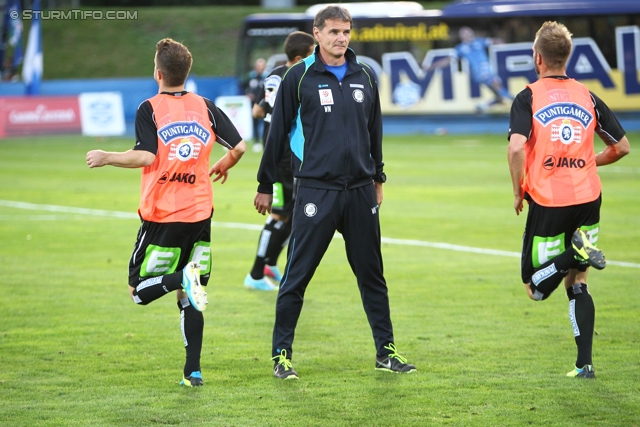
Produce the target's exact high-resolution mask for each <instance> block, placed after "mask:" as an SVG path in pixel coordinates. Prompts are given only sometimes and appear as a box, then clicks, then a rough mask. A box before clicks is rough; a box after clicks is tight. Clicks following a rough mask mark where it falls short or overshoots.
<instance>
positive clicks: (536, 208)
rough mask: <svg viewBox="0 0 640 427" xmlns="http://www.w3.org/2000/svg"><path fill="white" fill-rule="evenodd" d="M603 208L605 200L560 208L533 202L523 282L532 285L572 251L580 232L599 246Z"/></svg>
mask: <svg viewBox="0 0 640 427" xmlns="http://www.w3.org/2000/svg"><path fill="white" fill-rule="evenodd" d="M601 204H602V196H600V197H598V199H596V200H594V201H593V202H589V203H584V204H581V205H575V206H566V207H560V208H550V207H545V206H540V205H539V204H537V203H536V202H534V201H533V200H530V201H529V213H528V214H527V224H526V226H525V230H524V236H523V237H522V258H521V274H522V282H523V283H530V282H531V276H532V275H533V273H534V272H535V271H536V270H537V269H538V268H540V266H541V265H542V264H544V263H545V262H547V261H548V260H550V259H552V258H554V257H556V256H558V255H560V254H561V253H562V252H564V251H565V250H566V249H568V248H571V236H572V235H573V232H574V231H576V229H577V228H581V229H583V230H585V231H587V232H588V233H589V240H590V241H591V243H592V244H594V245H595V244H596V242H597V240H598V231H599V228H600V205H601Z"/></svg>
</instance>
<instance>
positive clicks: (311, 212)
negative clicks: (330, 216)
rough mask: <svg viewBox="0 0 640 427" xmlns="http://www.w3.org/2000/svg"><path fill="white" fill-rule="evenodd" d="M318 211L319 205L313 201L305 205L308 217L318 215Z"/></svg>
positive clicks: (305, 212)
mask: <svg viewBox="0 0 640 427" xmlns="http://www.w3.org/2000/svg"><path fill="white" fill-rule="evenodd" d="M317 213H318V207H317V206H316V205H314V204H313V203H307V204H306V205H304V214H305V215H306V216H308V217H312V216H316V214H317Z"/></svg>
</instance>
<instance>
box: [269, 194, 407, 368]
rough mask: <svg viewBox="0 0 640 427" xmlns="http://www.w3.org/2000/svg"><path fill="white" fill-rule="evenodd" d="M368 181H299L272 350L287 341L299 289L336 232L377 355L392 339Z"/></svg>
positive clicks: (376, 219) (373, 201)
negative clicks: (346, 186)
mask: <svg viewBox="0 0 640 427" xmlns="http://www.w3.org/2000/svg"><path fill="white" fill-rule="evenodd" d="M378 210H379V207H378V203H377V200H376V192H375V187H374V185H373V184H371V185H366V186H364V187H359V188H354V189H350V190H340V191H336V190H324V189H317V188H307V187H300V188H299V189H298V193H297V196H296V204H295V208H294V210H293V224H292V225H293V227H292V230H291V237H290V240H289V249H288V259H287V266H286V268H285V271H284V276H283V278H282V282H281V283H280V290H279V292H278V299H277V303H276V322H275V326H274V329H273V343H272V355H273V356H276V355H279V354H280V351H281V350H286V351H287V355H288V356H289V355H291V354H292V348H291V347H292V344H293V339H294V334H295V329H296V325H297V323H298V318H299V317H300V311H301V310H302V304H303V301H304V293H305V290H306V289H307V285H308V284H309V282H310V281H311V278H312V277H313V274H314V272H315V271H316V268H317V267H318V265H319V264H320V260H321V259H322V257H323V256H324V253H325V252H326V250H327V248H328V247H329V243H331V240H332V238H333V236H334V234H335V232H336V230H337V231H338V232H340V233H341V234H342V236H343V238H344V242H345V249H346V252H347V260H348V261H349V265H350V266H351V270H352V271H353V273H354V274H355V276H356V279H357V282H358V288H359V289H360V295H361V297H362V305H363V306H364V310H365V313H366V315H367V319H368V321H369V325H370V326H371V331H372V333H373V338H374V341H375V346H376V353H377V354H376V355H377V356H380V357H382V356H386V355H387V354H388V353H389V351H388V350H385V349H384V346H385V345H388V344H389V343H393V342H394V341H393V327H392V325H391V316H390V314H389V296H388V293H387V284H386V282H385V279H384V275H383V266H382V254H381V251H380V221H379V217H378Z"/></svg>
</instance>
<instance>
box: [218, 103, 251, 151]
mask: <svg viewBox="0 0 640 427" xmlns="http://www.w3.org/2000/svg"><path fill="white" fill-rule="evenodd" d="M215 104H216V107H218V108H219V109H221V110H222V111H224V113H225V114H226V115H227V117H229V119H231V121H232V122H233V125H234V126H235V127H236V129H238V133H240V136H241V137H242V139H243V140H245V141H251V140H252V139H253V115H252V113H251V100H249V98H248V97H246V96H244V95H240V96H219V97H217V98H216V100H215Z"/></svg>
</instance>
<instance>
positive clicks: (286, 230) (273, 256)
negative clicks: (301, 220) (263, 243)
mask: <svg viewBox="0 0 640 427" xmlns="http://www.w3.org/2000/svg"><path fill="white" fill-rule="evenodd" d="M290 235H291V221H287V222H283V221H276V223H275V225H274V226H273V231H272V232H271V239H269V245H268V246H267V254H266V256H265V261H266V263H267V264H268V265H270V266H274V265H277V264H278V257H279V256H280V252H282V249H283V248H284V245H285V243H286V242H287V239H289V236H290Z"/></svg>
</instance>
